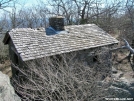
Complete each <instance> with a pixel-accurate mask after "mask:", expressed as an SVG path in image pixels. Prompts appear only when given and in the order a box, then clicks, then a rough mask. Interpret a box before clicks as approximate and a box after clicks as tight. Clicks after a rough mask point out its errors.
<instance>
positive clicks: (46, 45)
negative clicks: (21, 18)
mask: <svg viewBox="0 0 134 101" xmlns="http://www.w3.org/2000/svg"><path fill="white" fill-rule="evenodd" d="M65 30H66V31H68V32H69V33H68V34H63V33H62V34H56V35H51V36H47V35H46V34H45V31H44V32H43V31H39V30H34V29H30V28H18V29H12V30H11V31H10V32H9V35H10V38H11V40H12V41H13V43H14V45H15V48H16V50H17V51H18V53H19V54H20V56H21V58H22V60H23V61H27V60H31V59H35V58H41V57H45V56H51V55H56V54H62V53H67V52H72V51H78V50H83V49H89V48H95V47H100V46H105V45H110V44H115V43H118V41H117V40H116V39H115V38H113V37H112V36H110V35H109V34H107V33H106V32H104V31H103V30H102V29H100V28H99V27H98V26H96V25H95V24H86V25H71V26H66V27H65Z"/></svg>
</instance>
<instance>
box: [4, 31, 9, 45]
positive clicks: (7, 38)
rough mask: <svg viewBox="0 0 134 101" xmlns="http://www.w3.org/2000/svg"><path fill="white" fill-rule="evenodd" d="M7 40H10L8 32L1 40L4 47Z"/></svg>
mask: <svg viewBox="0 0 134 101" xmlns="http://www.w3.org/2000/svg"><path fill="white" fill-rule="evenodd" d="M9 39H10V35H9V31H7V32H6V34H5V36H4V38H3V43H4V45H6V44H8V41H9Z"/></svg>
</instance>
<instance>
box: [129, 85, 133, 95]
mask: <svg viewBox="0 0 134 101" xmlns="http://www.w3.org/2000/svg"><path fill="white" fill-rule="evenodd" d="M129 91H130V93H131V95H132V96H134V87H130V88H129Z"/></svg>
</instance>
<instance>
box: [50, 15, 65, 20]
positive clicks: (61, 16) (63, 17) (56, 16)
mask: <svg viewBox="0 0 134 101" xmlns="http://www.w3.org/2000/svg"><path fill="white" fill-rule="evenodd" d="M51 18H65V17H63V16H53V17H50V19H51Z"/></svg>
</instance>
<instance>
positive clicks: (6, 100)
mask: <svg viewBox="0 0 134 101" xmlns="http://www.w3.org/2000/svg"><path fill="white" fill-rule="evenodd" d="M0 101H21V99H20V98H19V97H18V96H17V95H16V94H15V91H14V89H13V87H12V86H11V84H10V79H9V77H8V76H7V75H5V74H3V73H2V72H1V71H0Z"/></svg>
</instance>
